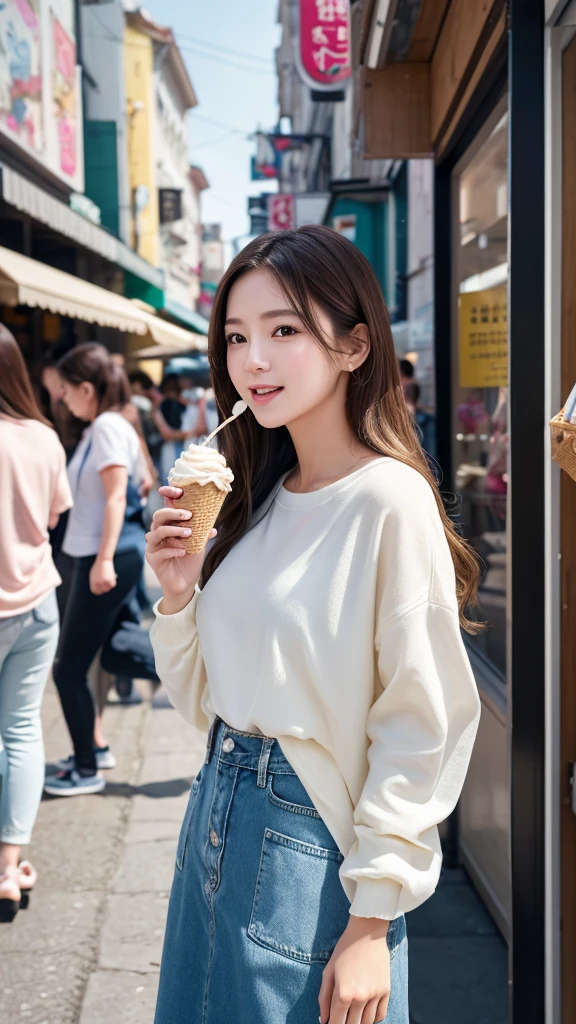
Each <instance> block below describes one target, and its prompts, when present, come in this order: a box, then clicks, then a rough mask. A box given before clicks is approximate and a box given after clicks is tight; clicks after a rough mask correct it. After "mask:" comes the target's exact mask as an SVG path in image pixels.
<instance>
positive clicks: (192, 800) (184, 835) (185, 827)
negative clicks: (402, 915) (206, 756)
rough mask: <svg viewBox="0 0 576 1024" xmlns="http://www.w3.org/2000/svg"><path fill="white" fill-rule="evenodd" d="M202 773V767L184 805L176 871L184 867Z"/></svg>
mask: <svg viewBox="0 0 576 1024" xmlns="http://www.w3.org/2000/svg"><path fill="white" fill-rule="evenodd" d="M201 775H202V768H201V769H200V771H199V772H198V775H197V776H196V778H195V779H194V782H193V783H192V788H191V790H190V796H189V798H188V805H187V807H186V814H185V815H184V821H183V822H182V828H181V829H180V837H179V839H178V849H177V850H176V867H177V868H178V871H182V869H183V867H184V859H185V857H186V846H187V844H188V835H189V832H190V826H191V824H192V816H193V813H194V807H195V805H196V798H197V796H198V790H199V789H200V777H201Z"/></svg>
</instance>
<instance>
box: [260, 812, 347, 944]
mask: <svg viewBox="0 0 576 1024" xmlns="http://www.w3.org/2000/svg"><path fill="white" fill-rule="evenodd" d="M342 860H343V857H342V854H341V853H339V851H337V850H329V849H326V848H324V847H322V846H314V845H312V844H311V843H303V842H300V841H299V840H297V839H292V838H291V837H290V836H285V835H282V834H281V833H280V832H273V831H272V830H271V829H266V831H265V833H264V840H263V843H262V853H261V857H260V866H259V869H258V877H257V879H256V889H255V892H254V900H253V903H252V914H251V917H250V923H249V925H248V935H249V937H250V938H251V939H252V940H253V941H254V942H256V943H258V945H260V946H264V947H265V948H266V949H270V950H273V951H274V952H275V953H279V954H280V955H281V956H285V957H288V958H289V959H291V960H299V961H300V962H301V963H327V962H328V960H329V959H330V957H331V955H332V951H333V949H334V947H335V945H336V943H337V942H338V939H339V938H340V936H341V935H342V932H343V931H344V929H345V927H346V924H347V923H348V911H349V907H350V904H349V902H348V900H347V898H346V895H345V893H344V890H343V889H342V885H341V883H340V879H339V877H338V868H339V867H340V864H341V863H342Z"/></svg>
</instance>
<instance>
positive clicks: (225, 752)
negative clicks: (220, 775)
mask: <svg viewBox="0 0 576 1024" xmlns="http://www.w3.org/2000/svg"><path fill="white" fill-rule="evenodd" d="M263 753H264V754H266V755H267V765H268V771H269V772H272V773H277V774H283V775H295V774H296V773H295V771H294V769H293V768H292V765H291V764H290V762H289V761H288V760H287V759H286V757H285V756H284V754H283V753H282V749H281V747H280V744H279V742H278V740H277V739H275V738H274V737H272V736H265V735H264V734H263V733H253V732H243V731H242V730H240V729H234V728H233V727H232V726H231V725H228V724H227V723H226V722H224V721H223V719H221V718H219V717H218V716H216V718H215V719H214V722H213V723H212V727H211V729H210V733H209V736H208V744H207V749H206V761H207V762H208V761H210V760H211V759H212V757H217V758H218V759H219V760H220V761H222V762H224V763H225V764H230V765H234V766H236V767H239V768H248V769H250V770H253V771H258V768H259V765H260V764H261V758H262V754H263Z"/></svg>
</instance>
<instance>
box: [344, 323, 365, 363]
mask: <svg viewBox="0 0 576 1024" xmlns="http://www.w3.org/2000/svg"><path fill="white" fill-rule="evenodd" d="M369 352H370V334H369V333H368V327H367V326H366V324H356V327H355V328H354V329H353V330H352V331H351V332H350V338H349V345H348V346H347V348H346V353H345V356H346V361H345V366H346V369H347V370H351V371H352V370H357V369H358V367H359V366H362V363H363V362H365V361H366V359H367V358H368V354H369Z"/></svg>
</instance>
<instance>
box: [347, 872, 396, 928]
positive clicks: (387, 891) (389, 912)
mask: <svg viewBox="0 0 576 1024" xmlns="http://www.w3.org/2000/svg"><path fill="white" fill-rule="evenodd" d="M401 892H402V886H401V884H400V882H396V881H394V879H393V878H380V879H373V878H365V879H362V880H361V881H358V882H357V883H356V893H355V896H354V899H353V900H352V906H351V907H350V913H351V914H353V915H354V916H355V917H381V918H382V919H383V920H384V921H393V920H394V918H395V917H398V916H399V915H400V913H401V911H400V910H399V903H400V893H401Z"/></svg>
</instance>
